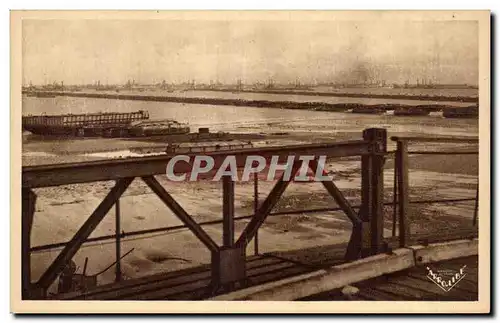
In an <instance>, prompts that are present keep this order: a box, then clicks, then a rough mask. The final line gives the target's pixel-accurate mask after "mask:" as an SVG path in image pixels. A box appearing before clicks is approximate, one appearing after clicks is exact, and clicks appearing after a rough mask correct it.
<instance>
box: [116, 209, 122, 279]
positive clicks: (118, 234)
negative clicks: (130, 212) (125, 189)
mask: <svg viewBox="0 0 500 323" xmlns="http://www.w3.org/2000/svg"><path fill="white" fill-rule="evenodd" d="M115 235H116V241H115V242H116V248H115V251H116V268H115V281H116V282H119V281H121V280H122V269H121V260H120V258H121V256H122V255H121V254H122V251H121V238H122V236H121V235H122V234H121V223H120V199H118V200H116V203H115Z"/></svg>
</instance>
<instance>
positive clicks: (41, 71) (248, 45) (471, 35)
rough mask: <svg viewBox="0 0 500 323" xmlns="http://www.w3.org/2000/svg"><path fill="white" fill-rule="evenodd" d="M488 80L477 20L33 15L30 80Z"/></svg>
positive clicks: (26, 44)
mask: <svg viewBox="0 0 500 323" xmlns="http://www.w3.org/2000/svg"><path fill="white" fill-rule="evenodd" d="M360 75H362V77H368V78H376V79H380V80H382V79H385V80H386V81H387V82H401V83H402V82H405V81H406V80H410V81H411V82H415V81H416V78H419V79H421V78H426V79H433V80H434V81H435V82H441V83H470V84H477V82H478V26H477V23H476V22H474V21H449V22H448V21H440V22H429V21H427V22H409V21H406V22H404V21H387V20H385V21H380V20H379V21H362V22H360V21H302V22H301V21H293V22H292V21H260V22H259V21H241V20H238V21H195V20H184V21H180V20H177V21H171V20H170V21H169V20H24V21H23V83H24V84H27V83H29V82H30V81H31V82H33V84H43V83H46V82H53V81H58V82H60V81H64V82H65V84H73V83H93V82H95V81H97V80H100V81H101V84H106V83H109V84H112V83H120V84H123V83H125V82H126V81H127V80H128V79H135V80H136V82H141V83H152V82H161V80H163V79H165V80H166V81H167V82H182V81H186V80H189V79H194V80H195V81H196V82H206V83H208V82H209V81H210V80H214V81H215V80H219V81H221V82H226V83H233V82H236V80H237V79H239V78H241V79H242V80H243V81H244V82H249V83H251V82H256V81H267V79H268V78H270V77H272V78H273V79H274V80H275V81H276V82H289V81H290V82H295V80H296V79H299V80H300V81H301V82H311V81H318V82H325V81H335V80H342V79H349V78H353V77H354V78H356V77H360Z"/></svg>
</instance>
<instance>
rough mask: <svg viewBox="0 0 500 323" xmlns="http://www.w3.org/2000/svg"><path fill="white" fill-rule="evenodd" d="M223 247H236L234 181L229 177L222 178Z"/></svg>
mask: <svg viewBox="0 0 500 323" xmlns="http://www.w3.org/2000/svg"><path fill="white" fill-rule="evenodd" d="M222 218H223V223H222V224H223V227H222V234H223V239H222V240H223V242H222V243H223V245H224V247H233V246H234V181H233V179H232V178H231V176H229V175H225V176H223V177H222Z"/></svg>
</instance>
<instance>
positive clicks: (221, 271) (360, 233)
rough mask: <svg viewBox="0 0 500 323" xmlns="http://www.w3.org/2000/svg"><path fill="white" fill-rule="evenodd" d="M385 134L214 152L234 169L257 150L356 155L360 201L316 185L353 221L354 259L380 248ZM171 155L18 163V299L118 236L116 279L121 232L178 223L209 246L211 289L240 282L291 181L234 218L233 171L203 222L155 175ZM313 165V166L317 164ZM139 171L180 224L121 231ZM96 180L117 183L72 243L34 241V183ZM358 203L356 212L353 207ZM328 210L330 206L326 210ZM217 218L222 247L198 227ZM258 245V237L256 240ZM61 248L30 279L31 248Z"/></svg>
mask: <svg viewBox="0 0 500 323" xmlns="http://www.w3.org/2000/svg"><path fill="white" fill-rule="evenodd" d="M386 138H387V134H386V131H385V129H366V130H364V131H363V139H362V140H353V141H344V142H333V143H327V144H309V145H293V146H283V147H265V148H249V149H241V150H237V151H231V152H224V151H222V152H212V153H209V154H206V155H210V156H211V157H212V158H213V159H214V168H216V169H217V168H219V167H220V166H221V165H222V163H223V162H224V159H225V158H226V157H227V156H229V155H230V156H234V157H235V159H236V164H237V166H238V167H244V166H245V163H246V157H248V156H256V155H257V156H261V157H264V158H265V159H266V160H269V159H271V158H272V157H273V156H279V158H278V162H280V163H285V162H286V161H287V160H288V157H290V156H296V157H298V156H303V155H307V156H315V157H316V158H318V157H320V156H327V157H330V158H332V157H352V156H361V182H362V183H361V186H362V187H361V205H359V206H352V205H350V203H349V202H348V201H347V199H346V198H345V197H344V195H343V194H342V192H341V191H340V190H339V189H338V187H337V186H336V185H335V183H334V182H333V181H330V180H326V181H322V182H321V183H322V184H323V186H324V187H325V189H326V191H327V192H328V193H329V194H330V195H331V196H332V197H333V199H334V200H335V201H336V202H337V204H338V205H339V207H338V208H337V210H341V211H343V212H344V213H345V214H346V215H347V217H348V218H349V220H350V221H351V222H352V232H351V237H350V240H349V243H348V245H347V250H346V259H348V260H349V259H356V258H359V257H362V256H364V255H369V254H375V253H378V252H380V251H381V250H382V248H383V224H384V223H383V214H382V213H383V196H384V195H383V187H384V186H383V166H384V161H385V155H386V152H387V142H386V140H387V139H386ZM172 158H173V156H154V157H143V158H128V159H122V160H103V161H92V162H83V163H68V164H56V165H43V166H29V167H23V170H22V221H21V222H22V234H21V249H22V250H21V251H22V257H21V261H22V264H21V265H22V266H21V268H22V290H23V298H31V299H32V298H44V297H46V295H47V290H48V288H49V287H50V286H51V285H52V284H53V282H54V281H55V280H56V279H57V277H58V276H59V275H60V274H61V273H62V272H63V271H64V270H65V268H66V267H67V266H68V264H69V263H70V261H71V259H72V258H73V257H74V256H75V254H76V253H77V251H78V250H79V249H80V248H81V246H82V245H83V244H84V243H89V242H98V241H103V240H108V239H115V243H116V250H117V252H116V258H117V270H116V277H117V278H116V279H117V280H120V277H121V273H120V270H119V268H120V257H121V251H120V244H121V239H122V238H125V237H131V236H137V235H144V234H151V233H156V232H164V231H171V230H176V229H181V228H187V229H189V230H190V231H191V232H192V233H193V234H194V235H195V236H196V237H197V238H198V239H199V240H200V241H201V242H202V243H203V244H204V245H205V246H206V247H207V248H208V249H209V250H210V252H211V254H212V262H211V271H212V284H213V287H214V289H218V288H219V287H221V286H222V287H224V288H227V286H229V287H228V288H231V287H230V286H232V285H233V284H234V283H235V282H241V281H244V280H245V258H246V254H245V253H246V247H247V245H248V244H249V242H250V241H252V240H254V241H256V240H257V239H258V230H259V228H260V227H261V225H262V224H263V223H264V221H265V219H266V218H267V217H268V216H269V215H270V214H273V213H271V210H272V209H273V207H274V206H276V204H277V203H278V201H279V200H280V198H281V197H282V195H283V192H284V191H285V189H286V188H287V186H288V184H289V183H290V179H288V180H287V179H285V178H284V177H283V176H282V177H281V178H280V179H279V180H278V181H277V183H276V184H275V186H274V187H273V188H272V190H271V191H270V193H269V195H268V196H267V197H266V198H265V199H264V200H262V201H261V203H258V202H259V201H258V200H257V199H255V201H254V202H255V203H254V214H252V215H248V216H244V217H235V216H234V184H235V183H234V182H233V180H232V179H231V177H230V176H224V177H223V178H222V182H223V183H222V190H223V201H222V204H223V219H222V220H221V221H208V222H202V223H197V222H196V221H195V220H194V219H193V218H192V217H191V215H189V214H188V213H187V212H186V211H185V210H184V209H183V208H182V206H180V205H179V204H178V203H177V202H176V201H175V199H174V198H173V197H172V196H171V195H170V194H169V193H168V192H167V191H166V189H165V188H164V187H163V186H162V185H161V184H160V183H159V182H158V180H157V179H156V178H155V175H159V174H165V171H166V165H167V163H168V162H169V161H170V159H172ZM314 163H315V162H312V163H311V164H310V165H313V166H312V167H311V169H313V168H314V170H316V169H317V167H318V166H317V162H316V166H314ZM301 165H302V163H298V162H296V163H294V165H293V167H292V175H291V177H290V178H292V179H293V177H294V175H295V173H296V172H297V171H298V169H299V168H300V167H301ZM190 168H191V166H190V165H189V164H187V163H177V164H175V168H174V173H185V172H189V171H190ZM137 177H139V178H140V179H142V180H143V181H144V182H145V183H146V184H147V186H148V187H149V188H150V189H151V190H152V191H153V192H154V193H155V194H156V195H157V196H158V197H159V198H160V199H161V200H162V201H163V202H164V204H166V206H168V207H169V208H170V210H171V211H172V212H173V213H174V214H175V215H176V216H177V217H178V218H179V219H180V220H181V221H182V222H183V225H180V226H173V227H162V228H153V229H149V230H138V231H134V232H127V233H122V232H121V229H120V204H119V201H120V197H121V196H122V194H123V193H124V192H125V191H126V190H127V188H128V187H129V185H130V184H131V183H132V181H133V180H134V178H137ZM98 181H115V182H116V184H115V186H114V187H113V188H112V189H111V190H110V191H109V193H108V195H107V196H106V197H104V199H103V200H102V201H101V202H100V204H99V205H98V206H97V208H96V209H95V210H94V211H93V212H92V214H91V215H90V216H89V218H88V219H87V220H86V221H85V223H84V224H83V225H82V226H81V227H80V229H79V230H78V231H77V232H76V233H75V234H74V236H73V238H72V239H70V240H69V241H65V242H60V243H55V244H50V245H44V246H35V247H32V246H31V230H32V224H33V217H34V214H35V204H36V198H37V196H36V194H35V193H34V191H33V189H35V188H43V187H52V186H59V185H68V184H83V183H91V182H98ZM257 191H258V183H257V181H255V191H254V193H255V194H254V195H255V196H257V195H258V192H257ZM113 206H115V213H116V230H115V234H114V235H108V236H100V237H93V238H89V237H90V235H91V233H92V232H93V231H94V230H95V228H96V227H97V226H98V224H99V223H100V222H101V221H102V220H103V218H104V217H105V216H106V214H108V212H109V211H110V210H111V208H112V207H113ZM358 207H359V212H355V211H354V209H356V208H358ZM332 210H333V209H331V208H329V209H328V211H332ZM319 211H321V209H305V210H295V211H292V212H290V211H285V212H275V213H274V215H278V214H289V213H312V212H319ZM242 219H249V220H250V221H249V223H248V224H247V225H246V227H245V229H244V230H243V232H242V233H241V235H240V236H239V238H237V237H235V232H234V221H235V220H242ZM216 223H222V225H223V230H222V231H223V239H222V240H223V245H222V246H218V245H217V244H216V243H215V242H214V241H213V240H212V238H211V237H210V236H209V235H208V234H207V233H206V231H205V230H204V229H203V228H202V226H203V225H209V224H216ZM256 246H257V243H256ZM52 248H62V250H61V252H60V253H59V254H58V256H57V257H56V259H55V260H54V261H53V262H52V263H51V264H50V265H49V267H48V268H47V269H46V271H45V272H44V273H43V274H42V275H41V277H40V278H39V279H38V281H37V282H34V283H33V282H32V280H31V263H30V253H31V252H33V251H41V250H48V249H52Z"/></svg>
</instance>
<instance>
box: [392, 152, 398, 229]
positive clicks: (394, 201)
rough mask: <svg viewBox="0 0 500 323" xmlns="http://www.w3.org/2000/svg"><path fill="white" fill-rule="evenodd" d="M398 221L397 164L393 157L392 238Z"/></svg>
mask: <svg viewBox="0 0 500 323" xmlns="http://www.w3.org/2000/svg"><path fill="white" fill-rule="evenodd" d="M397 221H398V163H397V162H396V157H394V187H393V190H392V236H393V237H395V236H396V228H397Z"/></svg>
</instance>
